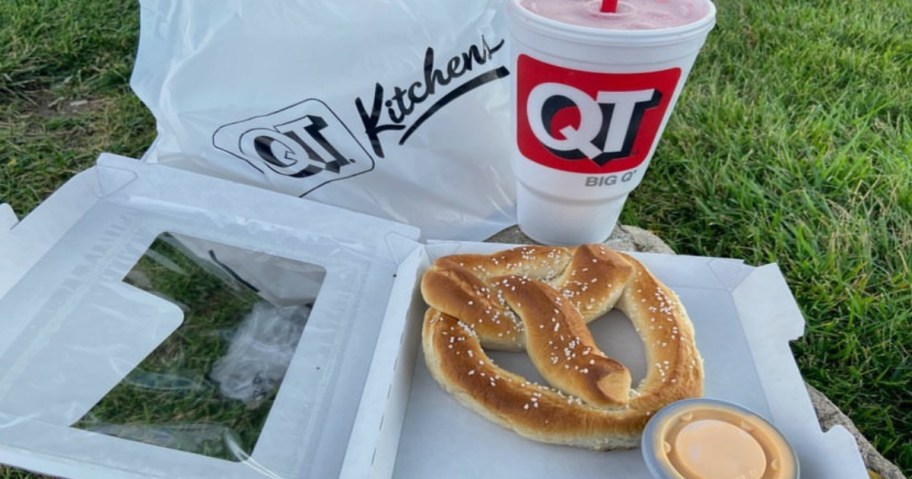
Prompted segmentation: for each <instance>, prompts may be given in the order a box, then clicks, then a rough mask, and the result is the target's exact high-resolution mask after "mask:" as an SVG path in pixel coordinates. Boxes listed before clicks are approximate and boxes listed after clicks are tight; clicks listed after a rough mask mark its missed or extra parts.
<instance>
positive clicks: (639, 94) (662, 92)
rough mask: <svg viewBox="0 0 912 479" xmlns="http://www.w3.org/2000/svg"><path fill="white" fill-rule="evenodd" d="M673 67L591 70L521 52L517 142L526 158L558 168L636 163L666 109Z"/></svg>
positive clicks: (620, 167) (616, 168) (599, 169)
mask: <svg viewBox="0 0 912 479" xmlns="http://www.w3.org/2000/svg"><path fill="white" fill-rule="evenodd" d="M680 76H681V70H680V69H678V68H673V69H669V70H663V71H658V72H649V73H623V74H616V73H595V72H585V71H578V70H570V69H566V68H562V67H558V66H554V65H549V64H547V63H543V62H540V61H538V60H535V59H533V58H531V57H528V56H525V55H521V56H520V57H519V60H518V66H517V92H516V95H517V102H516V104H517V111H516V115H517V116H516V117H517V142H518V145H519V150H520V152H521V153H522V154H523V156H525V157H526V158H529V159H530V160H532V161H535V162H537V163H540V164H542V165H545V166H548V167H550V168H555V169H558V170H562V171H571V172H576V173H615V172H620V171H626V170H630V169H632V168H635V167H637V166H638V165H640V164H641V163H642V162H643V161H644V160H645V159H646V157H647V155H648V154H649V151H650V150H651V148H652V145H653V143H654V142H655V140H656V136H657V134H658V131H659V126H660V125H661V124H662V118H663V117H664V116H665V112H666V111H667V110H668V104H669V103H670V102H671V98H672V94H673V93H674V89H675V86H677V84H678V79H679V78H680Z"/></svg>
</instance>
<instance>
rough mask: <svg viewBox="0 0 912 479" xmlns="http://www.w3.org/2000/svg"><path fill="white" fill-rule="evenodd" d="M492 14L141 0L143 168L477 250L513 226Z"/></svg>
mask: <svg viewBox="0 0 912 479" xmlns="http://www.w3.org/2000/svg"><path fill="white" fill-rule="evenodd" d="M501 3H502V0H460V1H455V0H386V1H374V0H343V1H328V0H294V1H284V2H263V1H260V0H233V1H229V2H217V3H212V2H207V1H200V0H161V1H158V0H157V1H150V0H143V1H142V2H141V5H142V17H141V38H140V47H139V53H138V57H137V62H136V66H135V69H134V72H133V77H132V81H131V83H132V86H133V89H134V90H135V91H136V94H137V95H138V96H139V97H140V98H141V99H142V100H143V101H144V102H145V103H146V105H147V106H148V107H149V108H150V109H151V110H152V113H153V114H154V115H155V118H156V120H157V123H158V138H157V140H156V142H155V143H154V145H153V146H152V148H151V149H150V150H149V151H148V152H147V153H146V154H145V156H144V158H143V159H144V160H145V161H149V162H158V163H164V164H168V165H170V166H175V167H179V168H183V169H190V170H194V171H199V172H203V173H206V174H210V175H215V176H220V177H224V178H229V179H233V180H235V181H240V182H244V183H249V184H254V185H258V186H263V187H267V188H270V189H274V190H277V191H280V192H283V193H287V194H291V195H295V196H301V197H307V198H308V199H312V200H316V201H321V202H325V203H329V204H333V205H337V206H342V207H345V208H348V209H352V210H356V211H360V212H364V213H368V214H371V215H374V216H379V217H384V218H390V219H393V220H396V221H400V222H404V223H409V224H412V225H414V226H418V227H419V228H421V229H422V230H423V234H424V237H426V238H453V239H482V238H485V237H487V236H489V235H491V234H493V233H495V232H497V231H499V230H500V229H502V228H504V227H506V226H508V225H510V224H513V223H514V222H515V220H514V215H515V212H514V201H515V200H514V197H515V186H514V179H513V176H512V173H511V172H510V169H509V161H508V159H509V144H510V135H509V111H508V108H509V98H508V91H509V83H508V82H509V80H510V78H509V77H508V75H509V74H510V72H509V70H508V68H507V66H506V65H507V58H508V55H507V48H506V45H505V43H504V37H505V35H504V30H503V28H502V27H501V25H500V24H501V22H500V21H499V14H498V12H499V10H500V7H501ZM306 220H307V219H306V218H302V221H306Z"/></svg>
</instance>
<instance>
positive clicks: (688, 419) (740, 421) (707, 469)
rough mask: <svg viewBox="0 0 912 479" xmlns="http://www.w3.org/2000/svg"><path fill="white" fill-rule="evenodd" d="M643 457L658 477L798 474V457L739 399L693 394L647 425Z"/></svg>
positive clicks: (775, 478)
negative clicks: (738, 401)
mask: <svg viewBox="0 0 912 479" xmlns="http://www.w3.org/2000/svg"><path fill="white" fill-rule="evenodd" d="M642 452H643V459H644V460H645V461H646V465H647V467H648V468H649V471H650V472H651V473H652V475H653V477H655V478H656V479H798V477H799V474H798V473H799V467H798V457H797V456H796V455H795V451H794V450H793V449H792V448H791V446H790V445H789V444H788V442H787V441H786V439H785V438H784V437H783V436H782V434H781V433H780V432H779V431H778V430H777V429H776V428H775V427H774V426H773V425H772V424H770V423H769V422H768V421H767V420H765V419H763V418H762V417H760V416H759V415H757V414H755V413H753V412H751V411H749V410H747V409H745V408H743V407H741V406H737V405H735V404H731V403H728V402H724V401H718V400H713V399H688V400H684V401H679V402H676V403H673V404H670V405H668V406H666V407H665V408H663V409H662V410H661V411H659V412H658V413H657V414H656V415H655V416H653V418H652V419H650V421H649V423H648V424H647V426H646V430H645V431H644V433H643V439H642Z"/></svg>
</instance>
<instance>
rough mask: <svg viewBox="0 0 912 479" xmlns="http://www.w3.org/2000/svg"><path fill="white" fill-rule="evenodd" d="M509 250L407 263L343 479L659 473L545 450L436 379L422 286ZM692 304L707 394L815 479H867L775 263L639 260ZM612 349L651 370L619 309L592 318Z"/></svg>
mask: <svg viewBox="0 0 912 479" xmlns="http://www.w3.org/2000/svg"><path fill="white" fill-rule="evenodd" d="M504 247H505V245H497V244H489V243H455V242H453V243H447V242H443V243H435V244H430V245H428V246H427V247H426V248H425V249H423V250H417V251H415V252H414V253H413V254H412V255H411V256H410V257H409V258H407V259H406V260H405V261H404V262H403V263H402V266H401V267H400V270H399V273H398V274H397V281H396V284H395V285H394V287H393V294H394V295H396V296H395V297H394V298H393V300H392V301H391V303H390V309H389V310H388V313H387V315H386V318H385V320H384V325H383V329H382V330H381V333H380V337H379V339H378V343H377V349H376V350H375V352H374V360H373V362H372V364H371V371H370V373H369V376H368V383H367V384H366V385H365V388H364V396H363V397H362V400H361V406H360V408H359V411H358V418H357V419H356V421H355V427H354V434H353V436H352V438H351V440H350V441H349V447H348V453H347V455H346V459H345V464H344V466H343V477H346V478H355V477H378V478H380V477H383V478H385V477H395V478H397V479H410V478H426V477H440V478H443V477H454V478H456V477H504V478H505V477H516V478H524V479H531V478H537V477H541V478H554V477H574V478H583V477H593V478H596V477H597V478H608V477H612V478H649V477H650V476H649V473H648V471H647V470H646V467H645V464H644V462H643V460H642V458H641V457H640V452H639V450H638V449H635V450H629V451H610V452H596V451H589V450H583V449H575V448H570V447H564V446H554V445H547V444H541V443H537V442H534V441H530V440H527V439H524V438H522V437H520V436H518V435H516V434H514V433H513V432H511V431H508V430H506V429H504V428H502V427H500V426H498V425H495V424H493V423H490V422H488V421H487V420H485V419H484V418H482V417H481V416H479V415H477V414H475V413H474V412H472V411H470V410H468V409H467V408H465V407H463V406H462V405H460V404H459V403H457V402H456V401H455V400H454V399H453V398H451V397H450V396H449V395H448V394H447V393H446V392H444V391H443V389H441V388H440V387H439V386H438V385H437V383H436V382H435V381H434V379H433V378H432V377H431V376H430V373H429V372H428V370H427V368H426V367H425V365H424V358H423V355H422V353H421V351H420V335H421V331H420V329H421V323H422V319H423V316H424V312H425V310H426V308H427V306H426V305H425V304H424V303H423V301H422V300H421V298H420V292H419V291H418V287H417V283H418V280H419V278H420V277H421V274H422V273H423V271H424V270H425V269H426V268H427V267H428V266H429V264H430V262H431V261H433V259H435V258H437V257H439V256H443V255H447V254H455V253H467V252H480V253H488V252H493V251H497V250H500V249H503V248H504ZM635 256H636V257H637V258H638V259H640V260H641V261H643V263H645V264H646V265H647V266H648V267H649V268H650V269H651V270H652V271H653V273H654V274H655V275H656V276H657V277H659V278H660V279H661V280H662V281H664V282H665V283H666V284H667V285H668V286H670V287H671V288H672V289H673V290H675V292H676V293H677V294H678V295H679V296H680V298H681V300H682V301H683V302H684V304H685V306H686V308H687V310H688V313H689V315H690V316H691V319H692V321H693V323H694V328H695V331H696V339H697V344H698V347H699V349H700V351H701V354H702V355H703V358H704V364H705V373H706V380H705V391H704V393H705V394H704V395H705V396H706V397H711V398H717V399H723V400H728V401H732V402H735V403H738V404H741V405H743V406H745V407H748V408H749V409H752V410H754V411H755V412H757V413H759V414H761V415H762V416H764V417H766V418H768V419H770V420H771V421H772V422H773V423H774V424H775V425H776V426H777V427H778V428H780V429H781V430H782V431H783V433H784V434H785V435H786V437H787V438H788V439H789V440H790V441H791V443H792V444H793V445H794V447H795V449H796V450H797V453H798V456H799V460H800V463H801V473H802V474H801V476H802V477H803V478H820V479H831V478H864V477H867V474H866V472H865V468H864V464H863V462H862V461H861V458H860V455H859V453H858V450H857V448H856V445H855V442H854V439H853V438H852V437H851V435H850V434H849V433H848V431H846V430H845V429H844V428H842V427H835V428H833V429H832V430H830V431H828V432H827V433H823V432H821V430H820V426H819V424H818V422H817V418H816V415H815V413H814V410H813V407H812V405H811V403H810V399H809V397H808V395H807V391H806V389H805V386H804V382H803V380H802V378H801V375H800V373H799V371H798V368H797V366H796V363H795V360H794V358H793V357H792V354H791V351H790V349H789V345H788V343H789V341H791V340H794V339H797V338H798V337H800V336H801V335H802V334H803V332H804V319H803V318H802V316H801V314H800V312H799V310H798V308H797V306H796V304H795V301H794V299H793V297H792V295H791V293H790V291H789V289H788V287H787V285H786V283H785V280H784V278H783V277H782V275H781V273H780V271H779V269H778V268H777V267H776V266H775V265H765V266H761V267H757V268H755V267H751V266H748V265H745V264H744V263H743V262H741V261H736V260H730V259H719V258H704V257H692V256H668V255H655V254H636V255H635ZM590 329H591V330H592V331H593V335H594V336H595V338H596V341H597V342H598V343H599V345H600V346H601V347H602V349H603V350H604V351H606V353H607V354H609V355H611V356H613V357H615V358H618V359H620V360H621V361H622V362H624V363H625V364H627V365H628V366H629V367H630V368H631V371H632V373H633V375H634V382H636V381H637V380H638V379H639V378H642V377H643V375H644V373H645V359H644V357H643V351H642V345H641V344H640V340H639V338H638V336H637V335H636V333H635V331H634V330H633V327H632V325H631V324H630V322H629V321H627V320H626V318H624V317H623V316H622V315H620V314H619V313H617V312H611V313H609V314H608V315H606V317H603V318H600V319H598V320H596V321H594V322H593V323H590ZM491 357H492V358H493V359H494V360H495V361H496V362H498V363H499V364H501V365H502V366H505V367H506V368H507V369H509V370H512V371H515V372H519V373H522V374H524V375H525V376H526V377H529V378H535V379H538V380H540V377H539V376H538V375H537V374H536V373H535V371H534V368H533V367H532V366H531V363H530V362H529V361H528V360H527V359H526V358H525V354H524V353H492V354H491Z"/></svg>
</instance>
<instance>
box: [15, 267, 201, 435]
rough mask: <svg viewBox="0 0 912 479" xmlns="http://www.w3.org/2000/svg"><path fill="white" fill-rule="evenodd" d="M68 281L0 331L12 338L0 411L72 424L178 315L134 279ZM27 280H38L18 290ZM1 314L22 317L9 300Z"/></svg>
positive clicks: (21, 291) (180, 316) (156, 341)
mask: <svg viewBox="0 0 912 479" xmlns="http://www.w3.org/2000/svg"><path fill="white" fill-rule="evenodd" d="M74 286H75V287H74V288H72V289H71V290H69V291H68V290H66V289H62V290H60V291H59V292H58V293H56V294H55V295H54V296H52V297H51V298H50V300H49V301H48V303H47V304H46V306H45V308H43V309H42V310H41V311H39V312H38V314H37V316H36V317H35V320H33V321H31V322H30V323H29V324H28V325H27V327H26V328H23V330H22V333H21V334H18V335H10V336H7V337H5V338H4V339H7V338H9V339H15V342H14V343H12V344H8V345H6V346H7V347H5V348H3V349H2V350H3V355H2V356H0V370H3V371H4V374H3V376H2V379H0V411H3V412H5V413H10V414H16V415H19V416H22V417H29V418H32V419H35V420H39V421H43V422H47V423H50V424H57V425H61V426H68V425H70V424H73V423H74V422H76V421H77V420H79V418H81V417H83V416H84V415H85V414H86V413H87V412H88V411H89V409H91V408H92V406H94V405H95V404H96V403H97V402H98V401H99V400H101V398H102V397H104V395H105V394H107V393H108V391H110V390H111V389H112V388H113V387H114V386H115V385H116V384H117V383H118V382H120V381H121V380H122V379H123V378H124V377H125V376H126V375H127V374H128V373H129V372H130V371H132V370H133V369H134V368H135V367H136V365H137V364H139V362H140V361H141V360H142V359H143V358H145V357H146V356H147V355H148V354H149V353H150V352H151V351H152V350H153V349H154V348H155V347H157V346H158V345H159V344H161V343H162V341H164V340H165V338H167V337H168V336H169V335H170V334H171V333H172V332H174V330H175V329H176V328H177V327H178V326H179V325H180V323H181V320H182V319H183V313H182V312H181V310H180V309H179V308H178V307H177V306H176V305H174V304H171V303H169V302H168V301H165V300H163V299H161V298H158V297H156V296H154V295H151V294H148V293H145V292H143V291H141V290H138V289H136V288H133V287H132V286H128V285H125V284H122V283H120V284H95V285H92V286H89V288H88V290H84V288H79V287H78V286H76V285H74ZM32 287H38V288H40V287H41V285H26V286H25V287H23V288H21V289H19V290H17V291H16V293H17V294H28V292H29V291H28V290H29V289H31V288H32ZM36 293H37V292H36ZM79 295H84V297H83V299H82V300H80V299H78V298H77V297H76V296H79ZM8 303H9V302H6V303H4V305H6V304H8ZM9 309H12V311H10V310H9ZM0 317H4V318H21V317H22V316H20V315H19V311H16V305H12V308H3V307H2V306H0ZM5 332H9V328H5Z"/></svg>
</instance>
